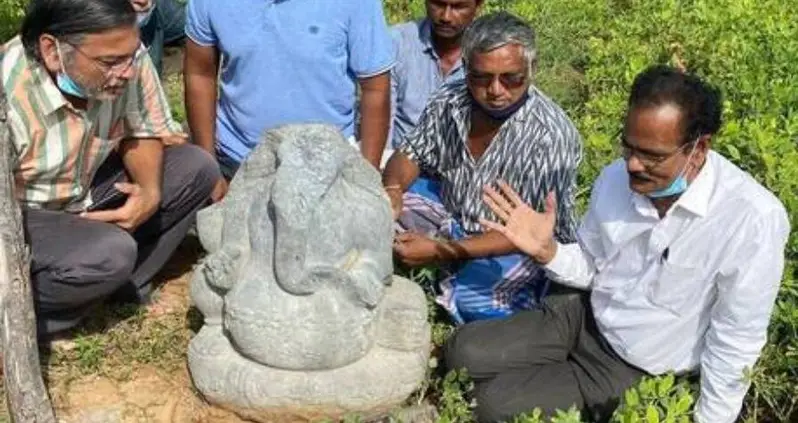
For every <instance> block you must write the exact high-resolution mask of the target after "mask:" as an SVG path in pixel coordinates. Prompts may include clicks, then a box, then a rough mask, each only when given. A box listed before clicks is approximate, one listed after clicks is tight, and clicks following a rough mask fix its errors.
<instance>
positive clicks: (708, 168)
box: [675, 150, 717, 217]
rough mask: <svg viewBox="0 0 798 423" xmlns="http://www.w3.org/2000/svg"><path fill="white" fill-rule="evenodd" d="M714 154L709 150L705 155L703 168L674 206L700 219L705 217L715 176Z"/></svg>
mask: <svg viewBox="0 0 798 423" xmlns="http://www.w3.org/2000/svg"><path fill="white" fill-rule="evenodd" d="M714 154H715V152H713V151H711V150H710V151H709V152H708V153H707V157H706V159H705V160H704V166H703V167H702V168H701V170H700V171H699V172H698V175H697V176H696V177H695V179H693V182H692V183H691V184H690V186H688V187H687V191H685V193H684V194H682V196H681V197H679V199H678V200H676V204H675V206H677V207H681V208H683V209H685V210H687V211H690V212H692V213H693V214H695V215H698V216H701V217H703V216H706V214H707V210H708V209H709V200H710V197H711V196H712V189H713V188H714V186H715V179H716V174H717V172H716V169H715V160H714Z"/></svg>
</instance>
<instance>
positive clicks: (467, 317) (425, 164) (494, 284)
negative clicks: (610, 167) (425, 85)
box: [383, 13, 582, 322]
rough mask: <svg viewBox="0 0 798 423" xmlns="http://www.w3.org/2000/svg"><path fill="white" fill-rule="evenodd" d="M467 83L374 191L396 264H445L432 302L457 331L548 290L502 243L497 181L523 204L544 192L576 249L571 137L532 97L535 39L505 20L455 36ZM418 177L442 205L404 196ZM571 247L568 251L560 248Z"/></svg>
mask: <svg viewBox="0 0 798 423" xmlns="http://www.w3.org/2000/svg"><path fill="white" fill-rule="evenodd" d="M462 49H463V60H464V62H465V65H466V79H465V81H464V82H461V83H454V84H450V85H447V86H444V87H443V88H442V89H441V90H439V91H438V92H436V93H435V94H434V95H433V96H432V98H431V99H430V102H429V103H428V105H427V108H426V109H425V110H424V112H423V113H422V115H421V117H420V119H419V122H418V125H417V126H416V127H415V128H414V129H413V130H412V131H411V132H410V133H409V134H408V136H407V137H406V139H405V140H404V142H403V143H402V144H401V145H400V147H399V148H398V150H397V152H396V153H395V154H394V155H393V156H392V157H391V159H390V161H389V162H388V165H387V167H386V169H385V172H384V174H383V183H384V185H385V189H386V191H387V192H388V195H389V197H390V199H391V203H392V206H393V209H394V214H395V216H396V217H397V219H398V225H397V226H398V227H399V229H400V232H402V233H400V234H398V235H397V237H396V240H395V246H394V250H395V253H396V255H397V257H398V258H399V259H400V260H401V261H402V262H404V263H405V264H407V265H410V266H419V265H424V264H429V263H438V264H444V265H445V270H446V277H445V279H443V280H442V281H441V283H440V288H441V291H442V292H441V295H440V296H439V298H438V301H439V302H440V303H441V304H442V305H443V306H444V307H445V308H446V309H447V310H448V311H449V312H450V313H451V315H452V317H453V318H454V319H455V321H457V322H468V321H472V320H479V319H489V318H497V317H505V316H508V315H510V314H512V313H513V312H515V311H518V310H524V309H530V308H534V307H536V306H537V305H538V304H539V301H540V299H541V297H542V296H544V295H545V294H546V291H547V289H548V280H547V279H546V278H545V276H544V274H543V271H542V270H541V269H539V268H538V266H536V265H535V264H534V263H533V262H532V261H531V260H530V259H528V258H526V257H523V256H522V255H520V254H517V251H516V248H515V247H513V245H512V244H511V243H510V242H509V241H508V240H507V239H506V238H505V237H504V236H503V235H501V234H499V233H497V232H486V231H484V230H483V228H482V226H481V225H480V223H479V219H480V218H486V217H489V216H491V214H490V213H491V212H490V210H489V209H488V208H487V207H486V206H485V205H484V203H483V201H482V192H483V191H482V190H483V188H484V186H485V185H488V184H492V183H495V182H496V181H497V180H500V179H502V180H505V181H507V182H508V183H509V184H510V186H512V187H514V189H516V190H517V191H518V192H519V193H520V195H521V196H522V197H523V198H524V199H526V201H529V202H530V203H532V204H536V205H538V206H541V205H542V203H543V201H544V199H545V197H546V195H547V193H549V192H551V191H553V192H554V193H555V194H556V196H557V198H558V199H559V202H560V204H561V207H560V208H559V209H558V210H559V215H558V219H557V231H556V236H557V238H558V239H561V240H566V241H563V242H571V241H572V240H574V233H575V217H574V213H573V204H574V201H573V200H574V199H573V197H574V195H573V194H574V193H573V190H574V182H575V177H576V169H577V166H578V164H579V162H580V160H581V156H582V146H581V141H580V137H579V134H578V132H577V130H576V129H575V128H574V126H573V124H572V123H571V121H570V120H569V119H568V117H567V116H566V115H565V113H564V112H563V111H562V110H561V109H560V108H559V107H558V106H557V105H556V104H554V102H552V101H551V100H550V99H548V98H547V97H546V96H544V95H543V94H542V93H541V92H540V91H538V90H537V88H535V87H534V86H533V85H532V76H533V70H534V68H535V63H536V60H535V59H536V50H535V34H534V31H533V30H532V28H530V27H529V26H528V25H527V24H526V23H524V22H523V21H521V20H520V19H518V18H517V17H515V16H512V15H510V14H508V13H496V14H491V15H486V16H484V17H482V18H479V19H477V20H476V21H474V23H473V24H472V25H471V26H470V27H469V28H468V30H467V31H466V32H465V34H464V35H463V40H462ZM421 172H424V173H425V174H429V175H432V176H433V177H434V178H435V179H437V180H439V181H440V185H441V189H440V193H439V195H436V194H435V193H432V192H427V193H424V194H423V195H422V194H420V193H417V192H407V190H408V187H410V186H411V185H412V184H413V182H414V181H416V179H417V178H418V177H419V175H420V174H421ZM568 240H571V241H568Z"/></svg>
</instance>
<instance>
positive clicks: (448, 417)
mask: <svg viewBox="0 0 798 423" xmlns="http://www.w3.org/2000/svg"><path fill="white" fill-rule="evenodd" d="M438 382H439V385H438V386H437V387H436V388H437V392H438V394H439V397H438V404H437V405H438V412H439V413H440V417H439V418H438V423H463V422H470V421H473V418H472V417H471V412H472V410H473V409H474V406H475V404H474V403H473V402H471V401H469V400H468V399H467V398H468V396H469V394H470V393H471V391H472V390H473V389H474V382H473V381H472V380H471V378H470V377H469V376H468V373H467V372H466V371H465V370H459V371H458V370H452V371H450V372H449V373H447V374H446V376H445V377H444V378H443V380H440V379H439V380H438Z"/></svg>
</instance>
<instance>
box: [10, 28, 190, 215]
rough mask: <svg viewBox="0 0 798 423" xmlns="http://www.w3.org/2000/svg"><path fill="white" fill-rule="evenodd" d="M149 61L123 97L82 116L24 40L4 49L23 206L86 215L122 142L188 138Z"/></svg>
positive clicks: (92, 107) (93, 103) (93, 105)
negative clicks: (97, 179)
mask: <svg viewBox="0 0 798 423" xmlns="http://www.w3.org/2000/svg"><path fill="white" fill-rule="evenodd" d="M142 48H143V47H142ZM145 53H146V52H145ZM141 56H142V57H141V62H140V64H139V65H138V67H137V69H138V73H137V75H136V76H135V77H134V78H133V79H131V80H130V81H129V82H128V84H127V87H126V89H125V91H124V93H123V94H122V95H120V96H119V97H117V98H115V99H113V100H104V101H96V100H90V101H89V103H88V105H87V108H86V110H78V109H76V108H74V107H73V106H72V105H71V103H69V102H68V101H67V99H66V98H65V97H64V96H63V94H61V91H60V90H59V89H58V88H57V87H56V85H55V83H54V81H53V78H52V77H51V76H50V75H49V73H48V72H47V70H46V69H45V68H44V67H43V65H41V64H40V63H38V62H37V61H36V60H34V59H33V58H31V57H29V56H27V55H26V54H25V50H24V48H23V45H22V42H21V40H20V38H19V37H15V38H14V39H12V40H11V41H9V42H8V43H6V44H5V45H4V46H3V48H2V51H0V65H2V72H3V81H2V82H3V89H5V91H6V95H7V97H8V108H9V110H8V117H9V123H10V125H11V132H12V134H13V137H14V149H15V153H16V159H17V160H16V163H15V168H14V179H15V185H16V187H15V189H16V195H17V198H18V199H19V201H20V204H21V206H22V207H26V208H34V209H50V210H65V209H66V210H73V209H74V210H79V209H81V208H82V207H83V206H84V205H85V204H88V203H90V202H91V198H90V196H89V195H87V194H88V191H89V188H90V185H91V181H92V179H93V178H94V174H95V173H96V171H97V169H98V168H99V166H100V164H102V162H103V161H104V160H105V159H106V158H107V157H108V155H109V153H110V152H111V151H113V150H114V149H115V148H116V147H117V146H118V144H119V142H120V141H122V140H124V139H133V138H160V139H161V140H165V139H168V140H169V141H170V142H174V141H175V140H179V141H183V140H185V138H186V137H185V135H184V134H182V131H181V128H180V125H179V124H177V123H176V122H175V121H174V119H172V115H171V112H170V110H169V105H168V103H167V99H166V95H165V94H164V92H163V89H162V87H161V83H160V81H159V79H158V75H157V73H156V72H155V69H154V67H153V65H152V62H151V61H150V58H149V56H148V55H147V54H142V55H141Z"/></svg>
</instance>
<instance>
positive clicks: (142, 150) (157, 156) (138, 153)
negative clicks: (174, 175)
mask: <svg viewBox="0 0 798 423" xmlns="http://www.w3.org/2000/svg"><path fill="white" fill-rule="evenodd" d="M119 153H120V155H121V156H122V163H123V164H124V166H125V170H127V173H128V175H130V179H131V181H132V182H133V183H135V184H137V185H139V186H140V187H141V189H142V190H143V191H146V192H148V193H150V194H153V195H155V196H156V197H157V198H160V196H161V182H162V174H163V143H161V140H159V139H133V140H127V141H124V142H123V143H122V144H120V146H119Z"/></svg>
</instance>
